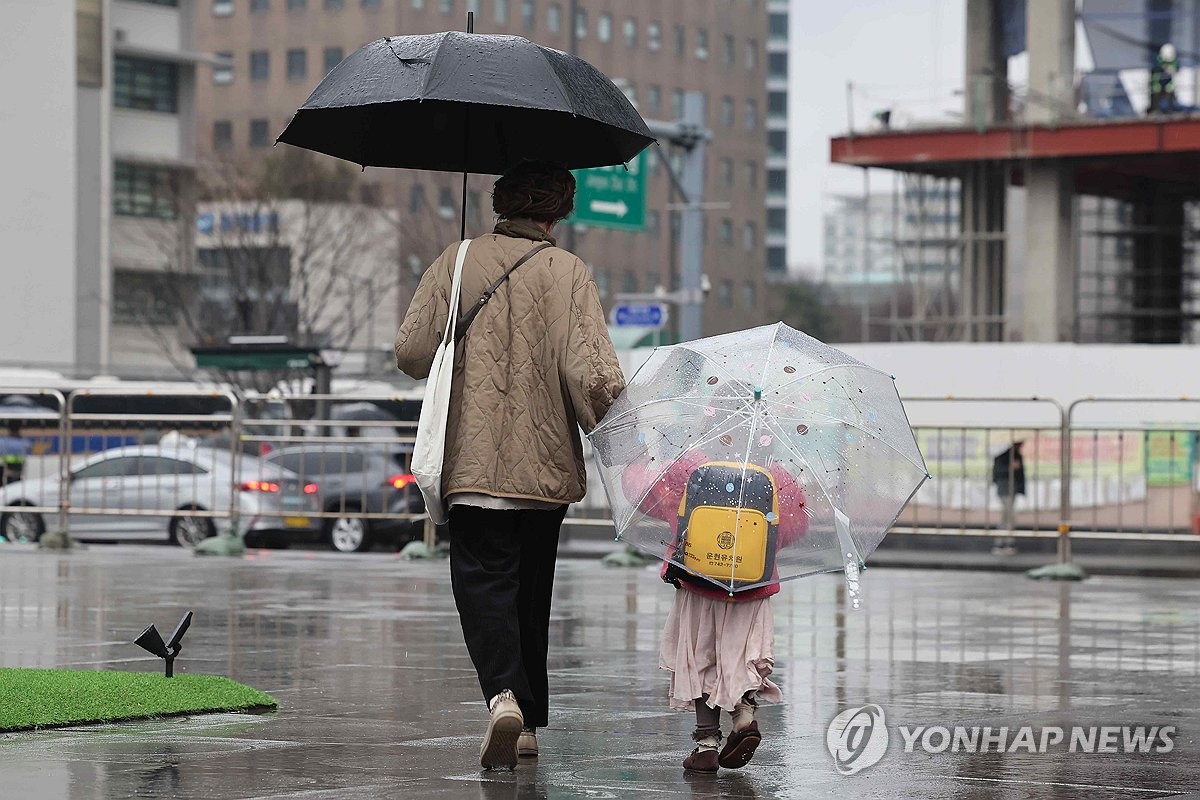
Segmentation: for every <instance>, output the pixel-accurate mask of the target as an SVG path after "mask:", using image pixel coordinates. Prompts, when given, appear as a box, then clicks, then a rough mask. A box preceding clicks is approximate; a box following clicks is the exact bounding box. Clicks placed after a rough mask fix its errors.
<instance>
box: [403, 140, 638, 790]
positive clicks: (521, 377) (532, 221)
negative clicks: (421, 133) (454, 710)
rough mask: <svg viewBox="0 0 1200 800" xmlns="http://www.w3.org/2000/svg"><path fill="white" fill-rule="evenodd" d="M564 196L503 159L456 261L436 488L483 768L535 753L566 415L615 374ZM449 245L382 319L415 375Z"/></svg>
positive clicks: (574, 423)
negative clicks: (456, 301)
mask: <svg viewBox="0 0 1200 800" xmlns="http://www.w3.org/2000/svg"><path fill="white" fill-rule="evenodd" d="M574 198H575V179H574V177H573V176H572V175H571V173H570V172H568V171H567V170H565V169H562V168H560V167H557V166H553V165H549V164H539V163H528V162H527V163H524V164H522V165H520V166H517V167H515V168H513V169H512V170H511V171H509V172H508V173H507V174H505V175H504V176H503V177H502V178H500V179H499V180H498V181H496V184H495V187H494V192H493V195H492V206H493V208H494V210H495V212H496V214H497V216H498V217H499V220H500V221H499V222H498V224H497V225H496V227H495V231H494V232H493V233H491V234H488V235H485V236H480V237H479V238H476V239H474V240H472V241H471V243H470V245H469V248H468V250H467V256H466V261H465V264H464V266H463V275H462V300H461V306H460V317H459V322H458V327H459V329H460V332H461V330H462V329H463V327H464V326H465V325H470V328H469V333H468V334H467V335H466V337H465V338H464V339H463V340H462V342H461V343H460V344H459V346H458V347H459V348H461V353H458V352H456V363H455V368H454V387H453V392H452V393H451V398H450V411H449V419H448V424H447V433H446V453H445V466H444V468H443V474H442V496H443V497H445V498H447V503H448V505H449V528H450V578H451V583H452V585H453V587H454V600H455V603H456V604H457V607H458V612H459V620H460V622H461V624H462V630H463V637H464V638H465V640H466V644H467V650H468V652H469V653H470V654H471V661H472V663H473V664H474V665H475V671H476V672H477V673H478V675H479V684H480V687H481V688H482V690H483V696H484V699H485V700H486V701H487V703H488V708H489V712H490V716H491V719H490V722H489V724H488V728H487V733H486V735H485V736H484V741H483V746H482V747H481V749H480V763H482V765H483V766H484V767H511V766H513V765H515V764H516V762H517V757H518V753H519V754H520V755H523V756H536V755H537V753H538V744H537V738H536V729H537V728H539V727H543V726H545V725H546V724H547V722H548V714H549V687H548V678H547V674H546V659H547V649H548V637H549V625H550V600H551V593H552V590H553V585H554V564H555V557H556V555H557V552H558V535H559V528H560V526H561V525H562V521H563V518H564V516H565V514H566V511H567V504H569V503H573V502H576V501H578V500H580V499H582V498H583V495H584V483H585V476H586V473H585V469H584V460H583V447H582V444H581V442H580V438H579V428H581V427H582V428H583V430H584V431H591V430H592V428H593V427H595V425H596V424H597V423H598V422H599V421H600V419H601V418H602V417H603V416H604V414H605V413H606V412H607V411H608V409H609V407H610V406H611V405H612V403H613V401H614V400H615V399H616V397H617V396H618V395H619V394H620V393H621V391H622V390H623V389H624V386H625V381H624V378H623V377H622V375H621V369H620V365H619V364H618V362H617V358H616V353H615V352H614V350H613V345H612V341H611V340H610V339H609V336H608V328H607V324H606V320H605V316H604V310H603V308H602V307H601V305H600V298H599V294H598V292H597V290H596V284H595V283H594V282H593V281H592V278H591V274H590V272H589V270H588V267H587V265H585V264H584V263H583V262H582V261H581V260H580V259H579V258H578V257H576V256H575V255H572V254H571V253H569V252H567V251H565V250H562V249H560V248H558V247H556V246H555V244H556V242H555V239H554V236H553V231H554V227H555V224H556V223H557V222H559V221H560V220H562V219H565V218H566V217H567V216H568V215H569V214H570V213H571V210H572V208H573V205H574ZM458 249H459V245H458V243H455V244H453V245H451V246H450V247H448V248H447V249H446V250H445V252H443V253H442V255H441V256H440V257H439V258H438V260H437V261H435V262H434V263H433V265H432V266H431V267H430V268H429V269H428V270H427V271H426V272H425V274H424V275H423V276H422V278H421V282H420V284H419V286H418V287H417V291H416V294H415V295H414V297H413V300H412V304H411V305H410V306H409V309H408V314H407V315H406V316H405V318H404V322H403V324H402V325H401V326H400V330H399V332H398V333H397V334H396V363H397V365H398V366H399V367H400V369H402V370H403V371H404V372H406V373H408V374H409V375H411V376H412V377H414V378H424V377H426V376H427V375H428V374H429V369H430V365H431V363H432V360H433V356H434V353H435V351H436V350H437V347H438V344H439V342H440V339H441V337H442V334H443V331H444V330H445V327H446V322H447V316H448V299H447V298H448V296H449V295H450V287H451V281H452V277H453V271H454V264H455V257H456V254H457V252H458ZM525 259H528V260H525ZM521 262H524V263H521ZM518 264H519V266H517V267H516V269H515V270H513V271H512V272H511V275H509V277H508V278H507V279H505V278H504V276H505V274H506V271H508V270H510V268H512V267H514V266H515V265H518ZM489 289H491V290H494V291H495V294H494V295H491V296H490V299H488V300H487V301H486V303H484V304H482V305H480V303H479V302H478V301H480V300H481V299H484V298H485V293H486V292H488V291H489ZM473 308H479V311H478V318H477V319H476V320H475V321H474V323H473V324H471V323H470V320H469V316H470V314H469V312H470V311H471V310H472V309H473Z"/></svg>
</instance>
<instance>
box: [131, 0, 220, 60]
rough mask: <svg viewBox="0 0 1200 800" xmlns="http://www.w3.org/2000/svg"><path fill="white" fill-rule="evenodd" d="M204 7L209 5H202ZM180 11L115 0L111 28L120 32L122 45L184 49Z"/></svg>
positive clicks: (150, 48) (168, 7)
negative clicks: (122, 38) (122, 37)
mask: <svg viewBox="0 0 1200 800" xmlns="http://www.w3.org/2000/svg"><path fill="white" fill-rule="evenodd" d="M205 5H211V4H209V3H205ZM182 20H183V16H182V13H181V9H179V8H172V7H171V6H159V5H151V4H149V3H135V2H128V1H127V0H114V2H113V4H112V25H111V27H112V29H113V31H114V32H117V31H120V32H122V33H123V36H124V40H123V42H122V43H123V44H125V45H128V46H130V47H144V48H147V49H149V50H186V49H188V48H187V47H186V46H185V45H186V44H187V43H186V42H185V41H184V39H183V35H182V34H183V22H182Z"/></svg>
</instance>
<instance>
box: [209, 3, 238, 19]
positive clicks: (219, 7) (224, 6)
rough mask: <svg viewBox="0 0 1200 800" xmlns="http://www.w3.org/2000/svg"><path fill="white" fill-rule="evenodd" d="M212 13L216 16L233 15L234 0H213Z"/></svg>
mask: <svg viewBox="0 0 1200 800" xmlns="http://www.w3.org/2000/svg"><path fill="white" fill-rule="evenodd" d="M212 13H213V16H214V17H231V16H233V0H213V4H212Z"/></svg>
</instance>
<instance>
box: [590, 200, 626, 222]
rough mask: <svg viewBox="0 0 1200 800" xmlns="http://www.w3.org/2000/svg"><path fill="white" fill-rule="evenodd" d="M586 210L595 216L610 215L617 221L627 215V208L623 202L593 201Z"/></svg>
mask: <svg viewBox="0 0 1200 800" xmlns="http://www.w3.org/2000/svg"><path fill="white" fill-rule="evenodd" d="M588 208H590V209H591V210H592V212H593V213H595V214H611V215H613V216H615V217H617V218H618V219H621V218H623V217H624V216H625V215H626V214H628V213H629V206H627V205H625V201H624V200H618V201H616V202H615V203H613V202H609V201H606V200H593V201H592V202H591V204H590V205H589V206H588Z"/></svg>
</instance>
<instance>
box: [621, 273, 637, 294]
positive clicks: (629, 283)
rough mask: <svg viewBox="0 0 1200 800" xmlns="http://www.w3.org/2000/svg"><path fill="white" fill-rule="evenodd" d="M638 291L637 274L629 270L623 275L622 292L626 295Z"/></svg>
mask: <svg viewBox="0 0 1200 800" xmlns="http://www.w3.org/2000/svg"><path fill="white" fill-rule="evenodd" d="M637 290H638V283H637V274H636V273H634V271H633V270H631V269H627V270H625V271H624V272H622V273H621V291H622V292H625V293H626V294H632V293H633V292H636V291H637Z"/></svg>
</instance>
